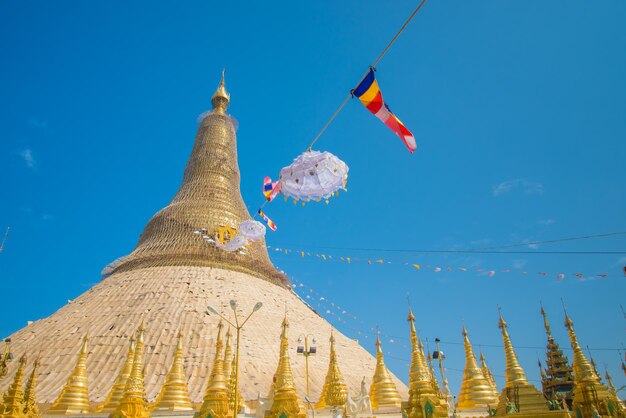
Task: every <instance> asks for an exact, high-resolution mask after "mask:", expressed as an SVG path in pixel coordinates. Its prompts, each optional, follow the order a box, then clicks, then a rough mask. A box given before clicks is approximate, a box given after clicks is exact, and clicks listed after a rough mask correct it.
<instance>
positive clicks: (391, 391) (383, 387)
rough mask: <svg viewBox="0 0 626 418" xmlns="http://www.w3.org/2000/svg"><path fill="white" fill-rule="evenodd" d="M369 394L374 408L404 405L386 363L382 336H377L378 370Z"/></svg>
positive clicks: (394, 407) (375, 372)
mask: <svg viewBox="0 0 626 418" xmlns="http://www.w3.org/2000/svg"><path fill="white" fill-rule="evenodd" d="M369 395H370V401H371V403H372V408H373V409H387V408H390V409H391V408H393V409H398V408H400V406H401V405H402V398H401V397H400V394H399V393H398V389H397V388H396V385H395V383H393V380H392V379H391V375H390V374H389V370H388V369H387V366H386V365H385V356H384V354H383V349H382V343H381V341H380V336H377V337H376V370H375V371H374V377H373V378H372V385H371V386H370V393H369Z"/></svg>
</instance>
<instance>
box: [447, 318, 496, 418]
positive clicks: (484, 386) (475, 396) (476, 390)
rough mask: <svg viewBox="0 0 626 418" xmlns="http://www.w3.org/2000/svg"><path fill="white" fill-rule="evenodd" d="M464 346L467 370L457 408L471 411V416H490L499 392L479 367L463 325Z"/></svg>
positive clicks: (464, 373)
mask: <svg viewBox="0 0 626 418" xmlns="http://www.w3.org/2000/svg"><path fill="white" fill-rule="evenodd" d="M462 335H463V346H464V348H465V370H464V371H463V381H462V382H461V392H460V393H459V397H458V401H457V405H456V409H457V411H458V412H470V411H472V414H471V416H476V417H479V416H488V410H489V409H492V408H495V407H496V405H497V404H498V392H496V391H495V390H494V389H493V386H492V385H491V384H490V382H489V380H488V379H487V378H486V377H485V375H484V374H483V370H482V369H481V368H480V367H478V363H477V362H476V356H475V355H474V349H473V348H472V344H471V343H470V340H469V337H468V333H467V329H465V327H463V331H462Z"/></svg>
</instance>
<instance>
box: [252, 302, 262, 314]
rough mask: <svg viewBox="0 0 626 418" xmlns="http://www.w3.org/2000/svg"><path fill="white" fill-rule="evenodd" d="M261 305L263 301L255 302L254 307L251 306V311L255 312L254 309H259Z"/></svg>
mask: <svg viewBox="0 0 626 418" xmlns="http://www.w3.org/2000/svg"><path fill="white" fill-rule="evenodd" d="M262 306H263V303H262V302H257V303H256V304H255V305H254V308H252V312H256V311H258V310H259V309H261V307H262Z"/></svg>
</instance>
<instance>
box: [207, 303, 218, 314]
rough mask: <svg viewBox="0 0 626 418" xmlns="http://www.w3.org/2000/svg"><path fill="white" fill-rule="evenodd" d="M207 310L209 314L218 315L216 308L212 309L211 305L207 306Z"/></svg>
mask: <svg viewBox="0 0 626 418" xmlns="http://www.w3.org/2000/svg"><path fill="white" fill-rule="evenodd" d="M206 308H207V309H208V310H209V312H211V313H212V314H215V315H218V313H217V311H216V310H215V308H214V307H212V306H211V305H207V307H206Z"/></svg>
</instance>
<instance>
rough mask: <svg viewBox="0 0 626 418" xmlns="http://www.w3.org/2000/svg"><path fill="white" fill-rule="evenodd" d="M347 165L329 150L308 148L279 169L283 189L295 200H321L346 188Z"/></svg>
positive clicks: (286, 194)
mask: <svg viewBox="0 0 626 418" xmlns="http://www.w3.org/2000/svg"><path fill="white" fill-rule="evenodd" d="M347 181H348V166H347V165H346V163H344V162H343V161H341V160H340V159H339V158H337V157H335V156H334V155H333V154H331V153H330V152H326V151H324V152H319V151H306V152H304V153H302V154H300V155H299V156H297V157H296V159H295V160H293V163H291V165H289V166H287V167H285V168H283V169H282V170H280V183H281V192H282V193H283V194H284V195H285V196H286V197H291V198H292V199H294V202H295V201H298V200H302V201H303V202H308V201H310V200H315V201H319V200H321V199H328V198H329V197H331V196H334V194H335V193H336V192H337V191H339V189H343V190H345V187H346V183H347Z"/></svg>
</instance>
